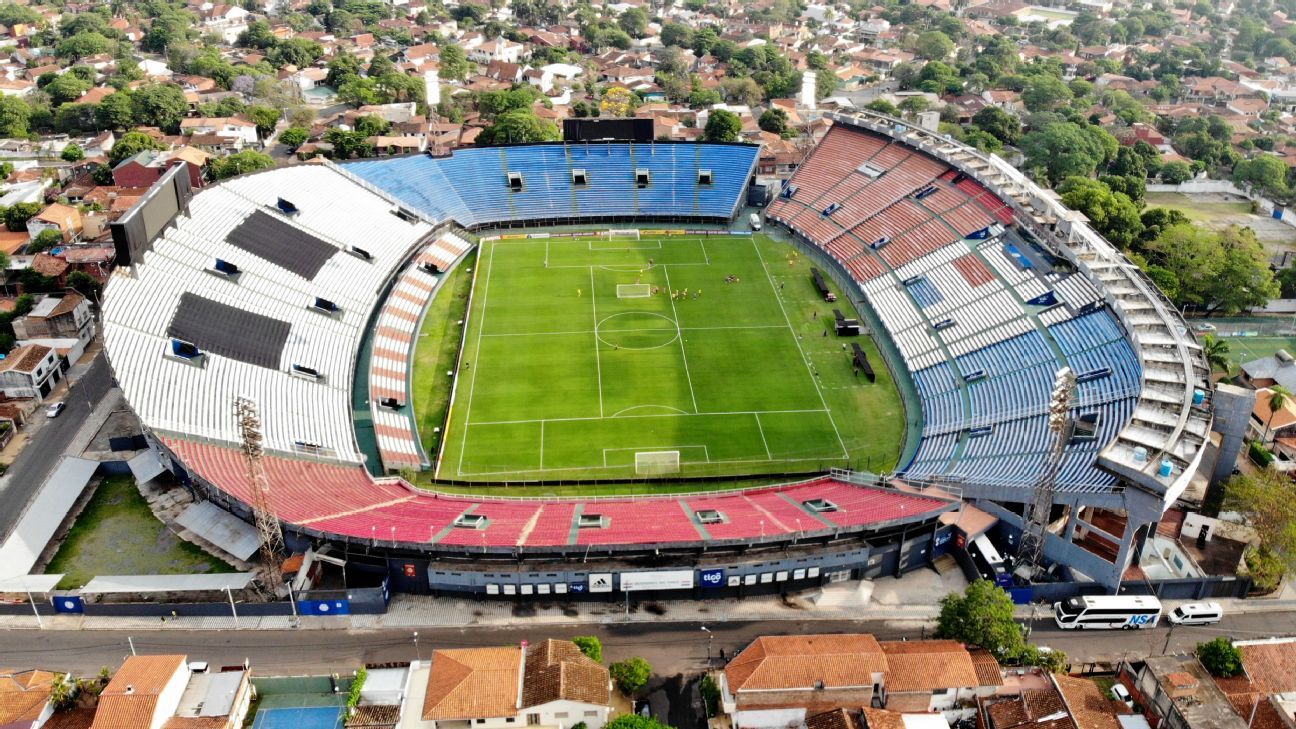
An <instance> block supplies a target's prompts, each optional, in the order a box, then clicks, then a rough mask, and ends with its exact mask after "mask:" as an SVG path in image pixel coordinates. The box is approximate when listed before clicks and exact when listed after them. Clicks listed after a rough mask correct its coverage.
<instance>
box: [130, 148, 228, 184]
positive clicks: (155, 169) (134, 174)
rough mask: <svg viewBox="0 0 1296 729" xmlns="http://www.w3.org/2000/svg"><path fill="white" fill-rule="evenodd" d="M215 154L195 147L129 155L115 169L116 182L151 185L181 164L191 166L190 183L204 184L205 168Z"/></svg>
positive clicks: (189, 171)
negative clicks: (212, 154)
mask: <svg viewBox="0 0 1296 729" xmlns="http://www.w3.org/2000/svg"><path fill="white" fill-rule="evenodd" d="M210 159H211V155H210V154H207V153H206V152H204V151H202V150H200V149H195V148H194V147H189V146H185V147H181V148H179V149H176V150H172V151H162V152H159V151H156V150H145V151H143V152H140V153H139V154H137V155H135V156H133V157H127V158H126V159H124V160H122V161H121V162H118V163H117V166H116V167H114V168H113V171H112V173H113V182H114V183H116V184H117V186H118V187H143V188H148V187H151V186H152V185H153V183H155V182H157V181H158V180H160V179H161V178H162V175H164V174H166V171H167V170H169V169H171V168H172V167H175V166H176V165H178V164H184V163H187V164H188V165H189V170H188V174H189V184H190V185H191V186H192V187H195V188H199V187H202V186H203V169H204V168H205V167H206V165H207V161H208V160H210Z"/></svg>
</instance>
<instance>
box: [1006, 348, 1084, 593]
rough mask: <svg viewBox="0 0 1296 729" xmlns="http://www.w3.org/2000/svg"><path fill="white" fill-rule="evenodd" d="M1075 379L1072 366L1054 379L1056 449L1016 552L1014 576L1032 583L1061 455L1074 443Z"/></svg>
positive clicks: (1051, 419) (1051, 407)
mask: <svg viewBox="0 0 1296 729" xmlns="http://www.w3.org/2000/svg"><path fill="white" fill-rule="evenodd" d="M1075 389H1076V376H1075V372H1073V371H1071V368H1070V367H1063V368H1062V369H1060V370H1058V372H1057V376H1056V377H1055V378H1054V379H1053V395H1052V397H1051V398H1050V399H1049V416H1048V425H1049V430H1051V431H1053V450H1052V451H1051V452H1050V453H1049V461H1048V466H1047V467H1046V468H1045V469H1044V472H1043V473H1042V474H1041V475H1040V479H1039V481H1038V482H1037V483H1036V484H1035V493H1034V494H1033V495H1032V498H1031V503H1030V506H1029V508H1028V511H1027V512H1026V519H1025V524H1024V525H1023V529H1022V536H1021V544H1020V546H1019V547H1018V549H1017V567H1016V568H1015V569H1014V570H1013V573H1014V574H1016V575H1017V576H1018V577H1020V578H1022V579H1024V580H1033V579H1034V578H1035V575H1036V574H1037V573H1038V572H1039V569H1040V567H1041V566H1043V562H1044V540H1045V538H1046V537H1045V535H1046V534H1047V533H1048V525H1049V516H1050V515H1051V513H1052V511H1053V501H1054V499H1055V497H1056V496H1057V476H1058V471H1059V470H1061V468H1062V456H1063V455H1064V454H1065V452H1066V445H1067V443H1068V442H1069V441H1070V440H1071V433H1072V429H1073V428H1074V425H1075V423H1074V421H1073V420H1072V419H1071V406H1072V404H1073V403H1074V402H1075Z"/></svg>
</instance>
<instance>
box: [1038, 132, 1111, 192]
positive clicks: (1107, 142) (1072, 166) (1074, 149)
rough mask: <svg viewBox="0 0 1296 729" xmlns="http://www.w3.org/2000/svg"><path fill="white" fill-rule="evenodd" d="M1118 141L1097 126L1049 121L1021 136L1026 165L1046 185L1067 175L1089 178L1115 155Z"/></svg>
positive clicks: (1052, 183) (1054, 183) (1056, 181)
mask: <svg viewBox="0 0 1296 729" xmlns="http://www.w3.org/2000/svg"><path fill="white" fill-rule="evenodd" d="M1119 147H1120V144H1119V143H1118V142H1117V141H1116V138H1115V137H1113V136H1112V135H1111V134H1108V133H1107V131H1106V130H1104V129H1102V128H1101V127H1097V126H1093V125H1084V126H1081V125H1079V124H1075V123H1073V122H1052V123H1050V124H1048V125H1046V126H1044V127H1043V128H1042V129H1040V130H1038V131H1033V132H1031V133H1030V134H1027V135H1026V136H1024V137H1022V140H1021V148H1022V152H1024V153H1025V155H1026V167H1027V168H1028V169H1030V170H1033V171H1034V172H1035V174H1037V175H1039V176H1041V177H1042V178H1043V179H1044V180H1045V181H1046V182H1048V183H1049V184H1050V185H1057V184H1058V183H1060V182H1061V181H1062V180H1065V179H1066V178H1068V177H1091V176H1092V175H1093V173H1094V172H1095V171H1096V170H1097V169H1098V167H1099V166H1100V165H1103V164H1106V162H1107V161H1108V160H1109V159H1112V158H1114V157H1115V156H1116V152H1117V149H1119Z"/></svg>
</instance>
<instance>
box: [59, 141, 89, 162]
mask: <svg viewBox="0 0 1296 729" xmlns="http://www.w3.org/2000/svg"><path fill="white" fill-rule="evenodd" d="M59 157H61V158H62V159H63V161H64V162H80V161H81V160H83V159H85V151H84V150H82V149H81V148H80V147H78V146H77V145H75V144H69V145H68V146H66V147H64V148H63V151H62V152H61V153H60V154H59Z"/></svg>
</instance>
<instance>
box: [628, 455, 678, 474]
mask: <svg viewBox="0 0 1296 729" xmlns="http://www.w3.org/2000/svg"><path fill="white" fill-rule="evenodd" d="M679 464H680V459H679V451H639V452H637V453H635V475H637V476H665V475H668V474H672V473H679Z"/></svg>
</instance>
